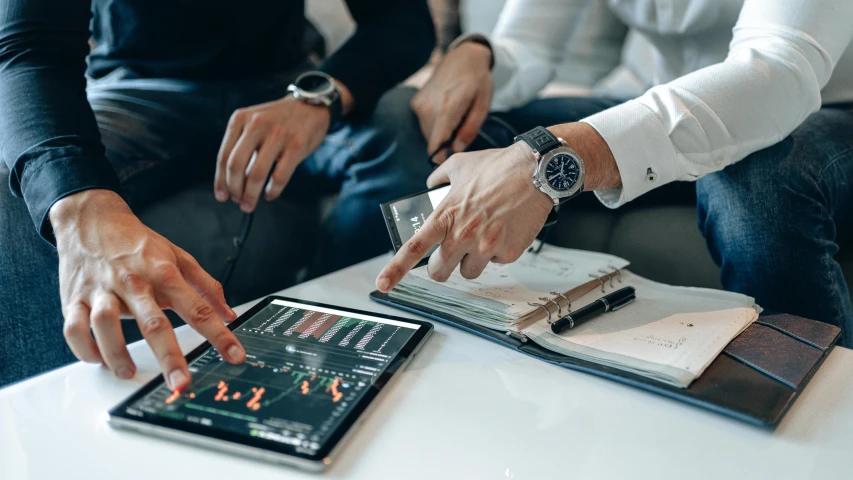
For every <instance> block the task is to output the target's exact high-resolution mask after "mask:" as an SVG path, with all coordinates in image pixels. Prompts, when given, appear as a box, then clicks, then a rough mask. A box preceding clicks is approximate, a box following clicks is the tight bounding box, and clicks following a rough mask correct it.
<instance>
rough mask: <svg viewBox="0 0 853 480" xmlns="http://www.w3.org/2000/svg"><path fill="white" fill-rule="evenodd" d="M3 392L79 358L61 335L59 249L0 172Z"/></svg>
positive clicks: (0, 361) (0, 370)
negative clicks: (43, 234) (40, 231)
mask: <svg viewBox="0 0 853 480" xmlns="http://www.w3.org/2000/svg"><path fill="white" fill-rule="evenodd" d="M0 178H2V180H3V182H2V186H0V306H2V309H3V313H2V315H0V388H2V387H3V386H4V385H5V384H8V383H11V382H15V381H18V380H21V379H24V378H26V377H29V376H32V375H37V374H39V373H42V372H45V371H47V370H51V369H53V368H57V367H60V366H62V365H65V364H67V363H70V362H73V361H74V360H75V358H74V355H73V354H72V353H71V350H69V349H68V347H67V346H66V345H65V339H64V337H63V335H62V311H61V308H62V307H61V305H60V302H59V279H58V260H57V256H56V250H55V249H54V248H53V247H52V246H50V245H49V244H48V243H47V242H45V241H44V240H43V239H42V238H41V237H39V235H38V232H37V231H36V228H35V226H34V225H33V222H32V219H31V218H30V215H29V212H28V211H27V205H26V204H25V203H24V200H23V199H21V198H18V197H15V196H13V195H12V192H11V191H10V189H9V187H8V178H9V170H8V169H6V166H5V165H3V166H2V168H0Z"/></svg>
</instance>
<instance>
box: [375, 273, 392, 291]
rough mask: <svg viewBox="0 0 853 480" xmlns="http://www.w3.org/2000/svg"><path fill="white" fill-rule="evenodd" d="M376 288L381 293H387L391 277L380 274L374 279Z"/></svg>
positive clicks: (389, 288)
mask: <svg viewBox="0 0 853 480" xmlns="http://www.w3.org/2000/svg"><path fill="white" fill-rule="evenodd" d="M376 288H378V289H379V291H380V292H382V293H388V291H390V290H391V279H389V278H388V277H385V276H381V277H379V278H378V279H377V280H376Z"/></svg>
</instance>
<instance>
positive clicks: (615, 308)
mask: <svg viewBox="0 0 853 480" xmlns="http://www.w3.org/2000/svg"><path fill="white" fill-rule="evenodd" d="M636 299H637V297H630V298H628V300H626V301H624V302H622V303H620V304H619V305H616V306H614V307H612V308H611V309H610V311H611V312H615V311H616V310H619V309H620V308H622V307H624V306H625V305H628V304H629V303H631V302H633V301H634V300H636Z"/></svg>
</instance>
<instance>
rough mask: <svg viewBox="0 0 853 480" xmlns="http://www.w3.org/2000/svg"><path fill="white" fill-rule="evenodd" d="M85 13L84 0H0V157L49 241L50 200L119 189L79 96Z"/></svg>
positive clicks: (86, 36) (86, 2) (86, 34)
mask: <svg viewBox="0 0 853 480" xmlns="http://www.w3.org/2000/svg"><path fill="white" fill-rule="evenodd" d="M90 15H91V13H90V2H89V0H0V156H1V157H2V159H3V161H4V162H6V165H8V167H9V170H10V171H11V175H10V178H9V185H10V187H11V189H12V192H13V193H14V194H15V195H17V196H23V197H24V200H25V201H26V203H27V207H28V208H29V211H30V215H31V216H32V219H33V222H34V223H35V226H36V228H37V229H38V230H39V233H40V234H41V236H42V237H43V238H45V239H46V240H48V241H49V242H53V229H52V228H51V226H50V222H49V220H48V217H47V214H48V212H49V210H50V207H51V206H53V204H54V203H55V202H56V201H58V200H59V199H61V198H63V197H65V196H67V195H70V194H72V193H76V192H79V191H81V190H86V189H90V188H106V189H109V190H113V191H116V192H119V189H120V186H119V181H118V177H117V175H116V173H115V171H114V170H113V168H112V166H111V165H110V164H109V162H107V159H106V156H105V154H104V148H103V146H102V145H101V140H100V134H99V132H98V126H97V123H96V122H95V116H94V114H93V113H92V108H91V107H90V106H89V102H88V100H87V99H86V78H85V69H86V55H87V54H88V52H89V45H88V39H89V18H90Z"/></svg>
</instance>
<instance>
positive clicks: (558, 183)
mask: <svg viewBox="0 0 853 480" xmlns="http://www.w3.org/2000/svg"><path fill="white" fill-rule="evenodd" d="M580 175H581V172H580V166H579V165H578V161H577V159H576V158H575V157H573V156H571V155H569V154H568V153H558V154H556V155H554V156H553V157H551V160H550V161H549V162H548V165H547V166H546V167H545V181H546V182H548V185H549V186H550V187H551V188H553V189H554V190H557V191H558V192H564V191H567V190H571V188H572V187H574V186H575V185H576V184H577V183H578V180H579V179H580Z"/></svg>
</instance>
